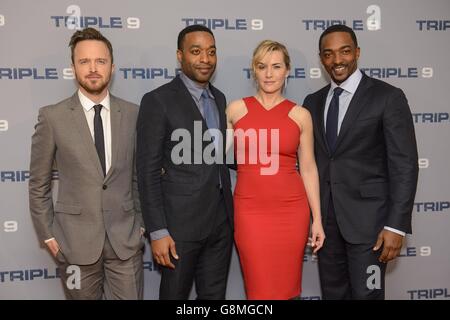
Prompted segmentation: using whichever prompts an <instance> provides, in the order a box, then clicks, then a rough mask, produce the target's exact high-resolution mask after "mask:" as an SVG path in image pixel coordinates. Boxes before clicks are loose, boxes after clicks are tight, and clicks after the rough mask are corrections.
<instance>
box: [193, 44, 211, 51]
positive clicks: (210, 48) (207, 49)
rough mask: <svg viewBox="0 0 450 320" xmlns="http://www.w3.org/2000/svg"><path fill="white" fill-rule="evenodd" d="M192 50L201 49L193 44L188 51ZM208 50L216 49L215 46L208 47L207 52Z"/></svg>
mask: <svg viewBox="0 0 450 320" xmlns="http://www.w3.org/2000/svg"><path fill="white" fill-rule="evenodd" d="M193 48H198V49H201V46H200V45H198V44H193V45H192V46H191V47H190V48H189V49H193ZM209 49H216V46H215V45H214V46H211V47H209V48H208V49H207V50H209Z"/></svg>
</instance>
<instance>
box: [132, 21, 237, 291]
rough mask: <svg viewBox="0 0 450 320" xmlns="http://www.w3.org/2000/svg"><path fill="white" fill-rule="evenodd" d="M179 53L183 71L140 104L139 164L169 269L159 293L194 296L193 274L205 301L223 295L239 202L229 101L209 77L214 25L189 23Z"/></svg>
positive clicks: (147, 217)
mask: <svg viewBox="0 0 450 320" xmlns="http://www.w3.org/2000/svg"><path fill="white" fill-rule="evenodd" d="M177 58H178V61H179V62H180V65H181V69H182V72H181V74H179V75H178V76H177V77H176V78H175V79H174V80H172V81H171V82H170V83H167V84H165V85H163V86H161V87H159V88H157V89H155V90H153V91H152V92H149V93H147V94H145V95H144V97H143V98H142V102H141V108H140V111H139V116H138V125H137V170H138V186H139V191H140V197H141V201H142V202H141V205H142V213H143V218H144V222H145V225H146V228H147V230H148V231H149V232H150V237H151V247H152V252H153V257H154V259H155V261H156V262H157V263H158V264H160V265H161V266H162V267H163V268H162V278H161V285H160V296H159V297H160V299H187V298H188V297H189V292H190V290H191V288H192V284H193V282H194V280H195V285H196V290H197V297H198V299H224V298H225V289H226V282H227V275H228V268H229V262H230V257H231V248H232V243H233V240H232V239H233V203H232V194H231V182H230V176H229V171H228V169H227V167H226V165H225V164H224V163H223V154H224V153H225V151H224V150H225V146H224V143H223V139H222V138H221V137H225V130H226V119H225V106H226V101H225V96H224V95H223V93H222V92H220V91H219V90H218V89H216V88H215V87H213V86H212V85H211V84H210V82H209V81H210V79H211V77H212V75H213V73H214V70H215V67H216V61H217V58H216V46H215V40H214V36H213V34H212V32H211V30H209V29H208V28H206V27H204V26H199V25H192V26H189V27H186V28H185V29H183V30H182V31H181V32H180V33H179V35H178V50H177ZM180 137H181V141H180ZM213 137H214V139H213ZM211 160H215V161H211Z"/></svg>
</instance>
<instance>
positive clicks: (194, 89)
mask: <svg viewBox="0 0 450 320" xmlns="http://www.w3.org/2000/svg"><path fill="white" fill-rule="evenodd" d="M180 79H181V81H183V83H184V85H185V86H186V88H187V89H188V91H189V93H190V94H191V96H193V97H194V98H195V99H196V100H197V102H198V101H200V98H201V96H202V92H203V90H205V89H206V92H208V95H209V97H210V98H211V99H214V96H213V94H212V92H211V89H210V88H209V84H208V85H207V86H206V87H202V86H200V85H199V84H198V83H195V81H193V80H191V79H190V78H189V77H188V76H187V75H185V74H184V73H183V72H180Z"/></svg>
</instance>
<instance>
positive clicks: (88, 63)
mask: <svg viewBox="0 0 450 320" xmlns="http://www.w3.org/2000/svg"><path fill="white" fill-rule="evenodd" d="M73 58H74V61H73V65H72V68H73V71H74V73H75V77H76V79H77V81H78V84H79V86H80V90H81V92H82V93H83V94H84V95H86V96H87V97H88V98H90V99H91V100H93V101H95V100H97V98H99V97H100V98H101V97H104V96H105V95H106V92H107V89H108V85H109V82H110V81H111V74H112V72H113V70H114V65H113V64H112V63H111V55H110V53H109V50H108V47H107V46H106V44H105V43H103V42H102V41H98V40H83V41H80V42H78V43H77V45H76V46H75V49H74V56H73ZM94 97H95V98H94Z"/></svg>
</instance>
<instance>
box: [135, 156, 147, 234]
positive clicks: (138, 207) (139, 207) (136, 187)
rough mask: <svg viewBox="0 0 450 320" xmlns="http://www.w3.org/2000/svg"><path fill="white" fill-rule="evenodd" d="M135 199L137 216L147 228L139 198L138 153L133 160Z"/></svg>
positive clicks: (143, 226) (141, 224)
mask: <svg viewBox="0 0 450 320" xmlns="http://www.w3.org/2000/svg"><path fill="white" fill-rule="evenodd" d="M133 200H134V207H135V209H136V218H137V219H138V220H139V224H140V226H141V227H142V228H145V225H144V219H143V218H142V210H141V202H140V199H139V188H138V182H137V170H136V154H135V155H134V161H133Z"/></svg>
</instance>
